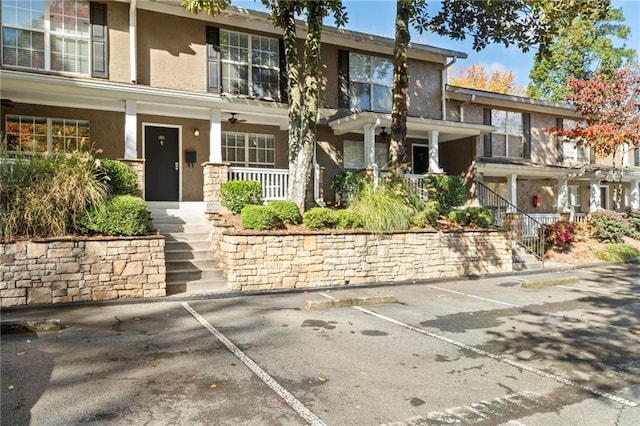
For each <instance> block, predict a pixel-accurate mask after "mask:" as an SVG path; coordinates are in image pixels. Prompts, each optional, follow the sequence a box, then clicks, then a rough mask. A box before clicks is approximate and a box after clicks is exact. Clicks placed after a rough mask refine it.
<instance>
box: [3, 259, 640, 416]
mask: <svg viewBox="0 0 640 426" xmlns="http://www.w3.org/2000/svg"><path fill="white" fill-rule="evenodd" d="M550 280H553V281H550ZM536 282H537V283H543V285H541V286H535V285H534V286H530V285H529V284H532V283H536ZM523 284H524V287H523ZM526 287H540V288H526ZM639 291H640V266H638V265H621V264H617V265H609V266H603V267H599V268H591V269H582V270H573V271H566V272H559V273H547V274H536V275H514V276H503V277H491V278H485V279H478V280H460V281H449V282H440V283H421V284H416V285H408V286H379V287H372V288H345V289H341V290H337V289H334V290H325V291H309V292H299V293H288V294H265V295H259V296H248V297H234V298H222V299H197V298H196V299H191V300H163V301H156V302H153V303H137V304H123V303H118V304H106V305H76V306H66V307H52V308H50V307H47V308H34V309H17V310H5V311H3V312H2V320H3V321H15V322H17V323H20V322H22V321H25V320H35V319H49V320H52V319H55V320H59V321H60V325H61V327H60V330H58V331H44V332H34V331H30V330H26V329H25V330H22V332H21V333H16V334H3V335H2V348H1V351H2V353H1V355H2V371H1V373H2V376H1V393H0V395H1V402H2V404H1V408H2V411H1V422H2V424H3V425H5V424H6V425H21V424H34V425H45V424H46V425H69V424H127V425H137V424H141V425H155V424H158V425H164V424H190V425H191V424H202V425H239V424H242V425H298V424H312V425H322V424H327V425H376V424H387V425H445V424H483V425H498V424H504V425H514V426H515V425H581V426H586V425H637V424H640V407H639V405H640V300H639V298H638V294H640V292H639ZM370 297H387V298H395V299H396V300H397V302H395V303H378V304H371V305H357V306H351V307H338V308H325V309H308V307H309V306H313V303H316V302H319V301H329V300H344V299H351V300H357V301H359V302H362V301H366V300H369V299H367V298H370ZM378 301H379V300H378ZM387 302H388V300H387ZM310 304H311V305H310Z"/></svg>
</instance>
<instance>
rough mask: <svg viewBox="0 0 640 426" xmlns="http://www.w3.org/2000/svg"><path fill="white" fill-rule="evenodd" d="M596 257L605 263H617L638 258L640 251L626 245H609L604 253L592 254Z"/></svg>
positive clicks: (598, 251)
mask: <svg viewBox="0 0 640 426" xmlns="http://www.w3.org/2000/svg"><path fill="white" fill-rule="evenodd" d="M594 254H595V255H596V257H597V258H598V259H600V260H604V261H607V262H617V261H622V260H630V259H635V258H638V257H640V251H638V249H636V248H633V247H631V246H629V245H627V244H609V245H607V247H606V248H605V250H604V251H600V250H597V251H595V252H594Z"/></svg>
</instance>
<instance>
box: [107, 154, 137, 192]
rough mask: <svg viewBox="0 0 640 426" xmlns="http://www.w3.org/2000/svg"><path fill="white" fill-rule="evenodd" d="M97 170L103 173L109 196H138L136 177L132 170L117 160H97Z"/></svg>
mask: <svg viewBox="0 0 640 426" xmlns="http://www.w3.org/2000/svg"><path fill="white" fill-rule="evenodd" d="M99 164H100V166H99V168H100V170H101V171H102V172H104V177H105V179H104V182H105V183H106V184H107V186H108V187H109V195H111V196H116V195H132V196H134V197H137V196H138V195H139V194H140V187H139V186H138V175H137V174H136V172H134V171H133V169H132V168H131V167H129V166H127V165H126V164H124V163H121V162H120V161H117V160H111V159H108V158H103V159H100V160H99Z"/></svg>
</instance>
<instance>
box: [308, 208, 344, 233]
mask: <svg viewBox="0 0 640 426" xmlns="http://www.w3.org/2000/svg"><path fill="white" fill-rule="evenodd" d="M302 223H304V224H305V225H306V226H307V227H308V228H309V229H326V228H333V227H335V226H336V223H338V219H337V218H336V215H335V214H334V212H333V210H330V209H328V208H326V207H314V208H312V209H310V210H307V211H306V212H305V214H304V215H303V216H302Z"/></svg>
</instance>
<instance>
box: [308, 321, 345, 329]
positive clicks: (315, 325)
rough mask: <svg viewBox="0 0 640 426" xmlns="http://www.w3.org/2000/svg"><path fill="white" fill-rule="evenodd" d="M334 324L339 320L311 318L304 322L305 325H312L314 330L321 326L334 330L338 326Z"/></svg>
mask: <svg viewBox="0 0 640 426" xmlns="http://www.w3.org/2000/svg"><path fill="white" fill-rule="evenodd" d="M334 324H337V322H335V321H323V320H311V319H307V320H304V321H303V322H302V326H303V327H311V328H313V329H314V330H318V329H320V328H324V329H325V330H334V329H335V328H336V326H335V325H334Z"/></svg>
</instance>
